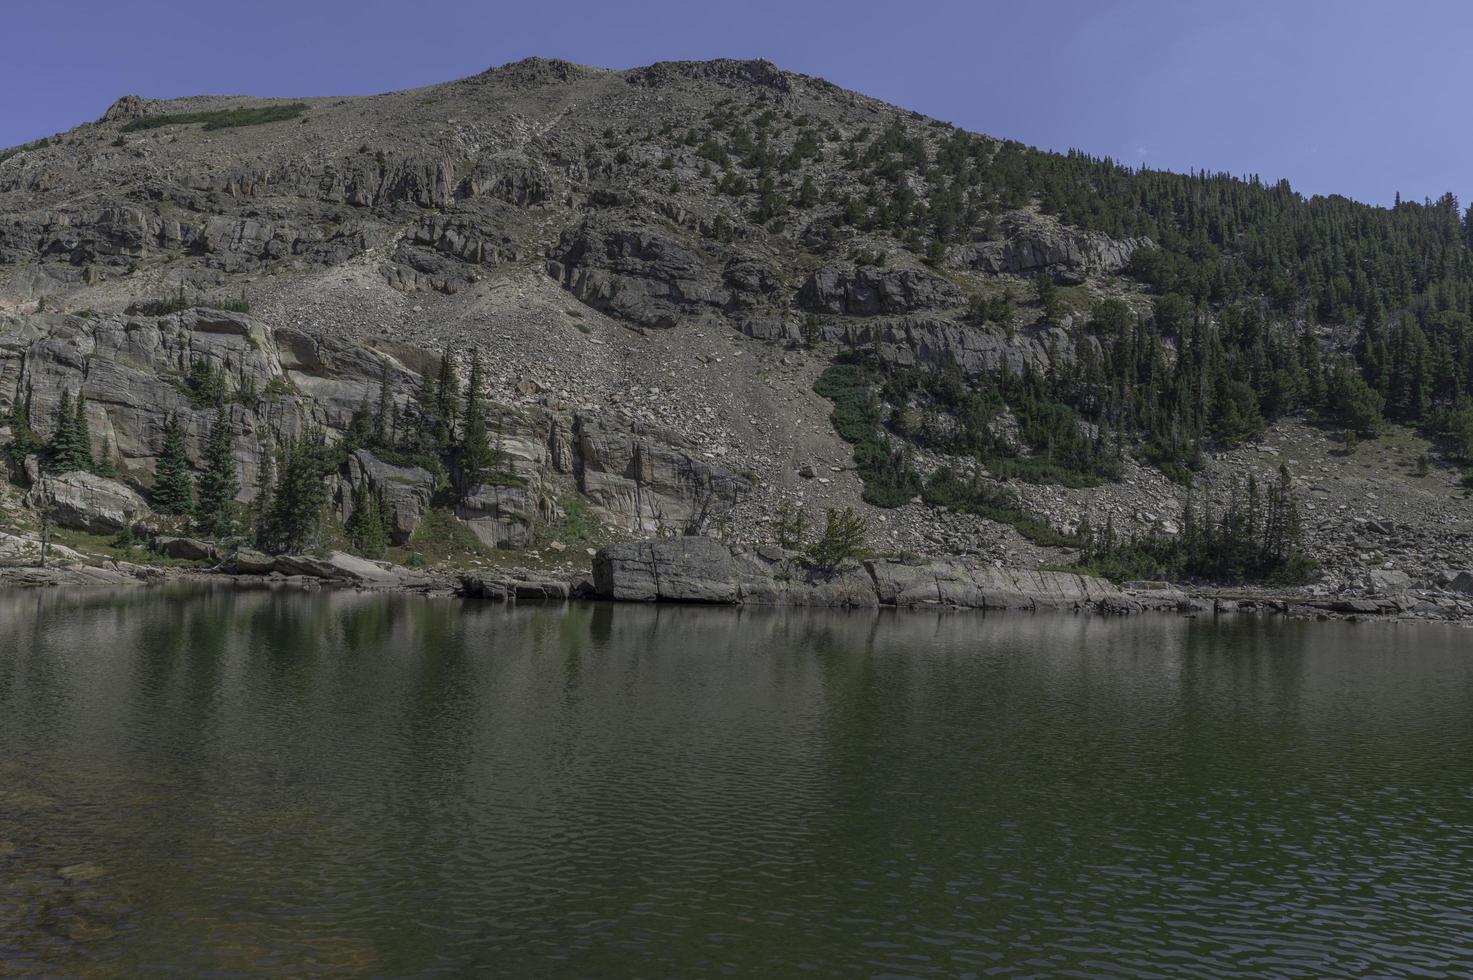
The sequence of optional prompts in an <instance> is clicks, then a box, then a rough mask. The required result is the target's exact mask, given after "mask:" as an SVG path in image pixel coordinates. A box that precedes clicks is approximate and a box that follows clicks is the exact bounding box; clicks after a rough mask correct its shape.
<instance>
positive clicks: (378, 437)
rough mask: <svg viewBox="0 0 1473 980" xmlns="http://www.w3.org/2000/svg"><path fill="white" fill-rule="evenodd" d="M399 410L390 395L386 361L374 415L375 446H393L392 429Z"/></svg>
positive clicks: (380, 375)
mask: <svg viewBox="0 0 1473 980" xmlns="http://www.w3.org/2000/svg"><path fill="white" fill-rule="evenodd" d="M396 410H397V406H395V405H394V403H393V399H392V397H391V396H390V394H389V362H388V361H387V360H385V361H384V362H383V363H382V365H381V367H380V370H379V379H378V407H377V408H376V409H375V410H374V413H373V441H374V445H375V446H379V447H382V448H388V447H390V446H392V445H393V436H392V432H391V427H392V425H393V415H394V413H395V412H396Z"/></svg>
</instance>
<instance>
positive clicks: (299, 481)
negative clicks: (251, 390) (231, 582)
mask: <svg viewBox="0 0 1473 980" xmlns="http://www.w3.org/2000/svg"><path fill="white" fill-rule="evenodd" d="M277 457H278V458H277V467H276V470H277V473H276V486H275V489H274V490H273V492H272V494H271V499H270V501H269V509H268V510H267V511H266V521H265V524H266V526H265V534H264V535H263V536H262V540H261V547H262V548H264V549H265V550H267V551H272V552H276V553H278V554H279V553H284V552H295V551H303V550H306V549H307V548H310V547H311V546H313V545H314V544H315V543H316V541H317V540H318V534H319V531H320V527H321V523H322V514H323V511H324V509H325V508H326V506H327V482H326V481H327V476H328V474H329V472H330V470H331V467H330V465H329V460H328V452H327V438H326V436H325V435H324V434H323V432H322V430H321V429H320V428H318V427H316V426H311V427H309V428H308V429H307V430H306V431H305V432H303V433H302V434H301V435H300V436H292V437H288V438H287V439H285V440H284V441H283V442H282V444H281V450H280V452H279V453H278V454H277Z"/></svg>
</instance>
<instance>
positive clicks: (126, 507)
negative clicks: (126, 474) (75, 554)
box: [26, 470, 149, 534]
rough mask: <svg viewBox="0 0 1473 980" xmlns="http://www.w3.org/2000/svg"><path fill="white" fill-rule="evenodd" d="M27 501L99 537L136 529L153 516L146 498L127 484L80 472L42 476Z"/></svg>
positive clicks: (72, 525) (59, 519)
mask: <svg viewBox="0 0 1473 980" xmlns="http://www.w3.org/2000/svg"><path fill="white" fill-rule="evenodd" d="M26 502H27V504H29V505H30V506H31V507H32V508H34V509H35V510H38V511H42V512H45V513H47V514H49V515H50V516H51V519H52V520H54V521H56V523H58V524H60V525H61V526H62V527H69V528H75V529H76V530H79V531H91V532H93V533H96V534H107V533H110V532H113V531H120V530H122V529H123V528H125V527H132V526H133V525H134V524H135V523H137V522H138V521H139V520H141V519H143V518H144V517H147V516H148V514H149V509H148V504H146V503H144V500H143V498H142V497H140V496H139V495H138V494H136V493H134V492H133V491H132V490H130V489H128V488H127V487H126V486H124V485H123V484H121V483H119V482H117V481H116V480H109V479H106V478H104V477H100V476H95V475H93V474H91V473H84V472H82V471H80V470H78V471H74V472H71V473H60V474H57V475H55V476H44V477H42V478H41V480H40V482H38V483H37V484H36V485H35V486H34V487H32V488H31V492H30V493H29V494H27V496H26Z"/></svg>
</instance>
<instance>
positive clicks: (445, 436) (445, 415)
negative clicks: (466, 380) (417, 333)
mask: <svg viewBox="0 0 1473 980" xmlns="http://www.w3.org/2000/svg"><path fill="white" fill-rule="evenodd" d="M459 408H460V379H459V377H458V376H457V375H456V373H455V362H454V361H453V360H451V356H450V352H449V351H446V352H445V353H444V354H442V355H440V374H439V377H438V378H437V379H436V381H435V414H434V431H435V443H436V446H437V447H438V449H439V451H440V452H445V451H446V450H449V449H451V448H452V447H454V445H455V419H456V414H457V412H458V410H459Z"/></svg>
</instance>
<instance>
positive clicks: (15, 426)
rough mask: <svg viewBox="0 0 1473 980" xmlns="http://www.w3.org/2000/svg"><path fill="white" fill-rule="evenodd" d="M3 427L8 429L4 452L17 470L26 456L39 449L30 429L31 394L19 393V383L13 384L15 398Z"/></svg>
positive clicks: (34, 435) (26, 392)
mask: <svg viewBox="0 0 1473 980" xmlns="http://www.w3.org/2000/svg"><path fill="white" fill-rule="evenodd" d="M5 425H6V426H8V427H9V429H10V445H9V446H8V447H6V451H7V452H8V453H9V455H10V462H11V465H13V466H15V467H17V468H19V467H20V466H22V465H23V464H24V463H25V459H26V457H27V456H29V455H31V453H33V452H35V451H36V450H37V449H38V448H39V447H40V440H39V439H37V438H36V433H35V430H33V429H32V428H31V393H30V390H29V389H27V390H26V391H24V392H22V391H21V385H20V381H18V380H17V381H16V383H15V397H14V398H12V399H11V401H10V410H9V411H8V412H6V413H5Z"/></svg>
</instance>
